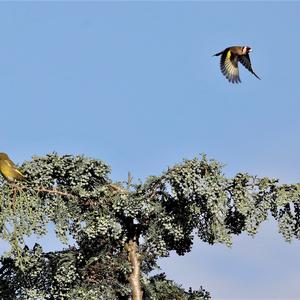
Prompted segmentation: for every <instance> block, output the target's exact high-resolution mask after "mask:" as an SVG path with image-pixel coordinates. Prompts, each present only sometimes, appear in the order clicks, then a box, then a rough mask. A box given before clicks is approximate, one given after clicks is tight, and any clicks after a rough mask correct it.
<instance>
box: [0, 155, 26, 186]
mask: <svg viewBox="0 0 300 300" xmlns="http://www.w3.org/2000/svg"><path fill="white" fill-rule="evenodd" d="M0 172H1V174H2V175H3V177H4V178H5V179H6V180H7V181H11V182H12V181H19V180H24V179H25V177H24V175H23V174H22V173H21V172H20V171H19V170H18V168H17V167H16V165H15V164H14V163H13V161H12V160H11V159H10V158H9V157H8V155H7V154H6V153H0Z"/></svg>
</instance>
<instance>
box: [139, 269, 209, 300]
mask: <svg viewBox="0 0 300 300" xmlns="http://www.w3.org/2000/svg"><path fill="white" fill-rule="evenodd" d="M144 299H145V300H171V299H172V300H210V299H211V297H210V294H209V293H208V292H207V291H205V290H204V289H203V288H202V287H200V289H199V290H196V291H193V290H192V289H191V288H190V289H189V291H188V292H186V291H185V290H184V289H183V288H182V287H181V286H179V285H177V284H176V283H174V281H172V280H168V279H166V275H165V274H164V273H161V274H158V275H155V276H153V277H151V278H149V279H148V280H147V282H146V284H145V289H144Z"/></svg>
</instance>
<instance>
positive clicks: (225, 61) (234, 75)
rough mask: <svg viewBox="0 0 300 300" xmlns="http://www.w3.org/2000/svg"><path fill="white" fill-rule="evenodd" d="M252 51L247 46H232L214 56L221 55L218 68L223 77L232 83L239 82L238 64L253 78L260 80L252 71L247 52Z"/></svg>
mask: <svg viewBox="0 0 300 300" xmlns="http://www.w3.org/2000/svg"><path fill="white" fill-rule="evenodd" d="M251 51H252V49H251V48H250V47H248V46H232V47H228V48H226V49H225V50H224V51H221V52H219V53H217V54H215V55H214V56H219V55H221V60H220V67H221V72H222V73H223V75H224V76H225V77H226V78H227V79H228V80H229V82H232V83H239V82H241V79H240V76H239V67H238V63H239V62H240V63H241V64H242V65H243V66H244V67H245V68H246V69H247V70H248V71H250V72H251V73H252V74H253V75H254V76H255V77H257V78H258V79H260V78H259V77H258V76H257V75H256V74H255V72H254V71H253V69H252V66H251V61H250V56H249V52H251Z"/></svg>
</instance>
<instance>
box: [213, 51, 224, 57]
mask: <svg viewBox="0 0 300 300" xmlns="http://www.w3.org/2000/svg"><path fill="white" fill-rule="evenodd" d="M223 52H224V51H221V52H219V53H216V54H214V55H213V56H219V55H221V54H222V53H223Z"/></svg>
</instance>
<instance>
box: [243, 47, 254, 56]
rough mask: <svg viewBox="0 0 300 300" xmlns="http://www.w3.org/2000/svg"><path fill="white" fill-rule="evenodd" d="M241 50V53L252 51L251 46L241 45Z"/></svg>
mask: <svg viewBox="0 0 300 300" xmlns="http://www.w3.org/2000/svg"><path fill="white" fill-rule="evenodd" d="M242 51H243V54H247V53H249V52H251V51H252V48H251V47H248V46H243V48H242Z"/></svg>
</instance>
